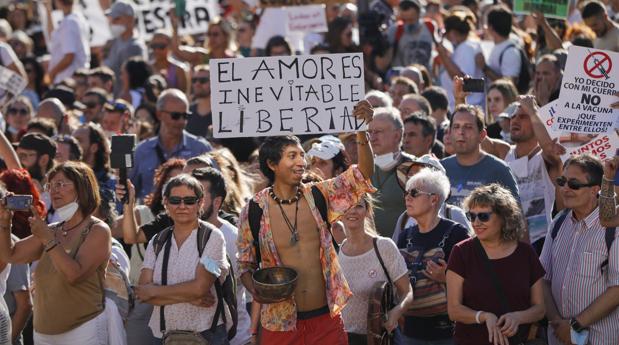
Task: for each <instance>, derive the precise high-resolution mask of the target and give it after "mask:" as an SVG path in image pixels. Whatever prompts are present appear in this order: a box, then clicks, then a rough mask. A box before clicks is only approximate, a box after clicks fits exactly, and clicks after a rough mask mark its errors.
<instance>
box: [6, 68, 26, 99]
mask: <svg viewBox="0 0 619 345" xmlns="http://www.w3.org/2000/svg"><path fill="white" fill-rule="evenodd" d="M26 86H28V81H27V80H26V79H24V78H22V77H21V76H20V75H19V74H17V73H15V72H13V71H11V70H10V69H8V68H6V67H2V66H0V104H2V105H6V104H8V103H9V102H11V101H12V100H13V98H14V97H15V96H17V95H19V94H21V92H22V91H24V89H25V88H26Z"/></svg>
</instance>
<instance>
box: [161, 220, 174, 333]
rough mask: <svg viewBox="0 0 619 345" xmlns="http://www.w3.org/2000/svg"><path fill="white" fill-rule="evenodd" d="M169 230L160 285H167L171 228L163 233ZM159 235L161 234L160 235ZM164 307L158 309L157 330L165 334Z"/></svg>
mask: <svg viewBox="0 0 619 345" xmlns="http://www.w3.org/2000/svg"><path fill="white" fill-rule="evenodd" d="M168 229H170V230H169V233H168V234H167V236H165V238H166V239H165V243H162V245H164V250H163V261H162V262H161V285H168V261H169V259H170V248H171V247H172V240H171V237H172V236H170V234H171V233H172V227H169V228H167V229H165V230H163V231H167V230H168ZM160 234H161V233H160ZM164 309H165V306H164V305H162V306H161V307H159V330H160V331H161V333H164V334H165V311H164Z"/></svg>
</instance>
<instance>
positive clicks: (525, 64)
mask: <svg viewBox="0 0 619 345" xmlns="http://www.w3.org/2000/svg"><path fill="white" fill-rule="evenodd" d="M509 48H516V50H518V54H519V55H520V74H518V83H517V84H516V88H517V89H518V92H519V93H521V94H526V93H527V92H529V86H530V84H531V75H532V71H531V62H530V61H529V58H528V57H527V54H526V53H525V52H524V50H522V48H520V47H519V46H517V45H515V44H513V43H511V44H508V45H507V47H506V48H505V49H503V51H502V52H501V55H499V68H501V65H502V64H503V54H505V52H506V51H507V49H509Z"/></svg>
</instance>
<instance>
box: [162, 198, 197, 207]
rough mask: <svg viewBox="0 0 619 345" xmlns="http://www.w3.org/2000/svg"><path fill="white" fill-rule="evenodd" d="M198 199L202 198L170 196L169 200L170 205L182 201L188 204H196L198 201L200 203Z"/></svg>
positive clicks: (178, 203)
mask: <svg viewBox="0 0 619 345" xmlns="http://www.w3.org/2000/svg"><path fill="white" fill-rule="evenodd" d="M198 200H200V198H198V197H197V196H186V197H180V196H171V197H169V198H168V202H169V203H170V205H180V204H181V202H182V203H184V204H185V205H187V206H189V205H195V204H196V203H198Z"/></svg>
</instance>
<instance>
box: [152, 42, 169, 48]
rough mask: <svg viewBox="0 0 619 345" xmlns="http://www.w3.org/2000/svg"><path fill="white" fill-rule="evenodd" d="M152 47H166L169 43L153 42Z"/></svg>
mask: <svg viewBox="0 0 619 345" xmlns="http://www.w3.org/2000/svg"><path fill="white" fill-rule="evenodd" d="M150 47H151V48H152V49H166V48H167V47H168V45H167V44H165V43H151V44H150Z"/></svg>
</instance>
